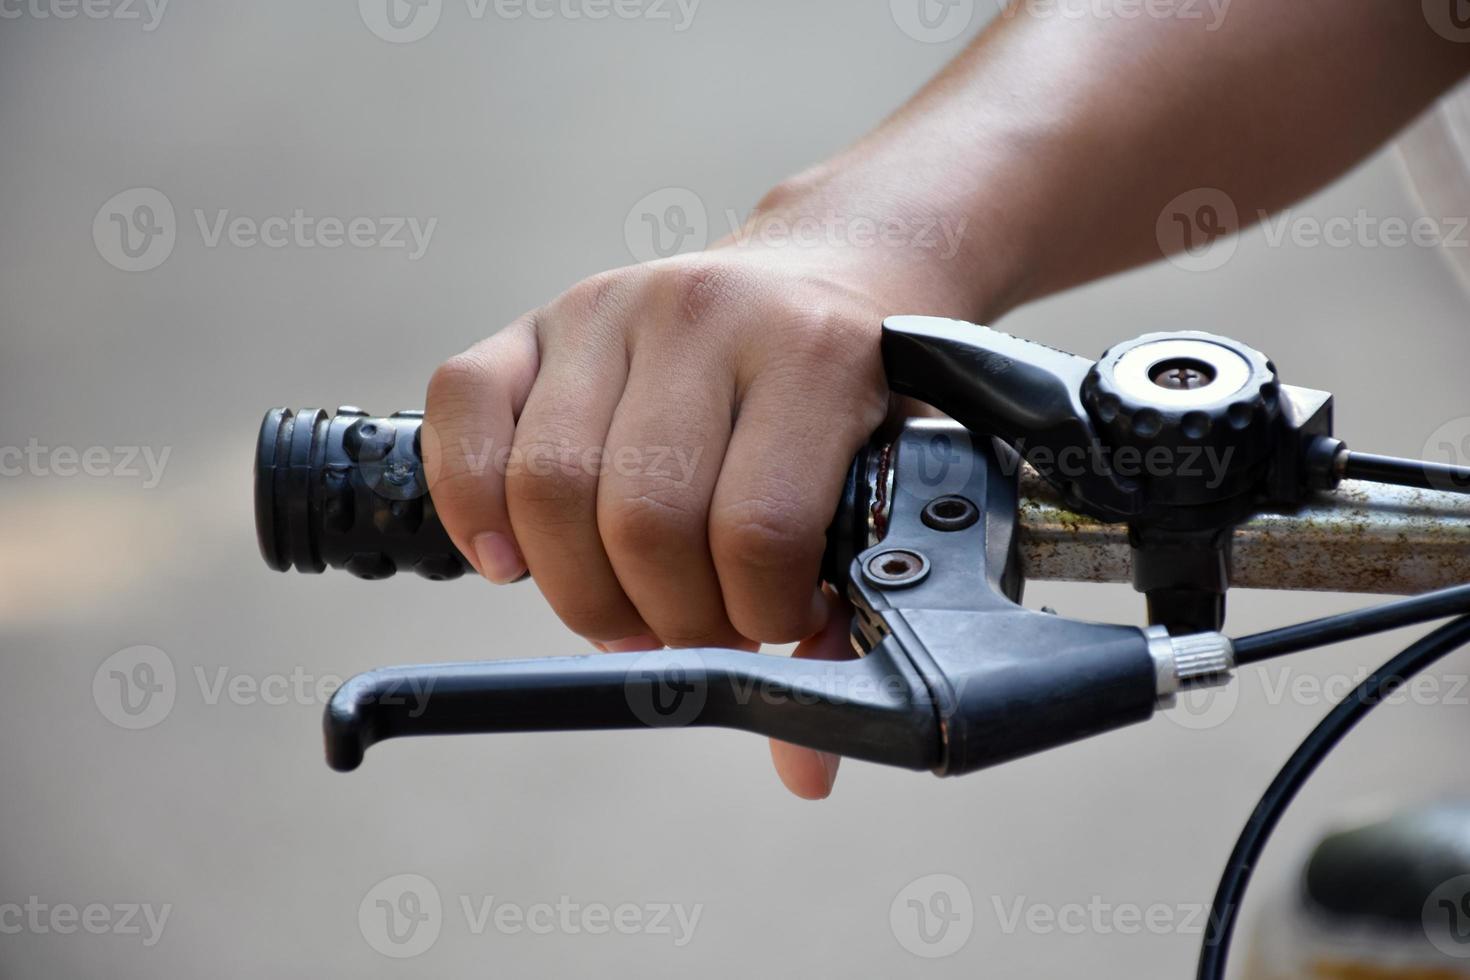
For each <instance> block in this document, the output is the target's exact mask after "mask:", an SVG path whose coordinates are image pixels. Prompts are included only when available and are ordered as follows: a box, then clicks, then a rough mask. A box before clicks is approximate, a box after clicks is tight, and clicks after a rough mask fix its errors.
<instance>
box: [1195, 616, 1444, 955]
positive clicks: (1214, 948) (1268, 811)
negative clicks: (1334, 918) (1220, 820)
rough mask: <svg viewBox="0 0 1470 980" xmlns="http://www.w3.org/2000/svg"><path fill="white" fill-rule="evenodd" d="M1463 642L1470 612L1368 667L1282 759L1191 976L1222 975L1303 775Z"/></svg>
mask: <svg viewBox="0 0 1470 980" xmlns="http://www.w3.org/2000/svg"><path fill="white" fill-rule="evenodd" d="M1449 591H1455V590H1449ZM1394 605H1399V604H1394ZM1390 608H1391V607H1390ZM1308 625H1310V624H1308ZM1300 628H1301V627H1293V629H1300ZM1278 632H1282V631H1278ZM1466 644H1470V616H1463V617H1461V618H1460V619H1456V620H1454V621H1453V622H1451V623H1448V624H1446V625H1444V626H1441V627H1440V628H1439V629H1437V630H1435V631H1434V632H1433V633H1431V634H1429V635H1428V636H1427V637H1425V638H1424V639H1422V640H1420V641H1419V642H1417V643H1415V644H1414V645H1413V646H1411V647H1409V648H1408V649H1407V650H1405V651H1404V652H1403V653H1400V654H1399V655H1398V656H1397V657H1394V658H1393V659H1392V660H1390V661H1389V662H1388V663H1386V664H1384V665H1383V666H1382V667H1381V668H1379V669H1378V670H1376V671H1374V673H1373V674H1372V675H1370V676H1369V677H1368V678H1367V679H1366V680H1365V681H1363V683H1362V684H1361V685H1359V687H1358V688H1357V690H1356V691H1354V692H1353V694H1352V695H1351V696H1350V697H1349V698H1347V700H1345V701H1343V702H1342V703H1341V704H1339V705H1337V707H1335V708H1333V709H1332V711H1331V712H1330V713H1329V714H1328V715H1327V717H1326V718H1324V719H1323V720H1322V722H1321V724H1319V725H1318V726H1317V727H1316V728H1314V729H1313V730H1312V733H1311V734H1310V735H1308V736H1307V738H1306V740H1305V741H1303V742H1302V744H1301V747H1300V748H1298V749H1297V750H1296V752H1294V753H1293V754H1292V756H1291V758H1290V759H1289V760H1287V763H1286V765H1285V766H1283V767H1282V769H1281V772H1280V773H1278V774H1277V776H1276V778H1275V779H1274V780H1273V781H1272V783H1271V785H1270V787H1269V788H1268V789H1267V790H1266V793H1265V795H1264V796H1262V797H1261V801H1260V802H1259V803H1258V804H1256V808H1255V810H1254V812H1252V813H1251V816H1250V819H1249V820H1248V821H1246V825H1245V829H1244V830H1243V831H1242V832H1241V835H1240V838H1239V840H1237V841H1236V844H1235V850H1234V851H1232V852H1231V854H1230V860H1229V861H1228V862H1226V865H1225V872H1224V874H1223V875H1222V876H1221V879H1220V885H1219V888H1218V889H1217V890H1216V892H1215V901H1214V904H1213V906H1212V907H1211V914H1210V924H1209V928H1208V929H1207V930H1206V932H1205V941H1204V947H1203V948H1202V949H1201V951H1200V960H1199V970H1198V972H1197V973H1196V977H1197V980H1225V965H1226V957H1227V955H1228V954H1229V952H1230V939H1231V936H1232V935H1233V933H1234V931H1235V924H1236V922H1237V920H1238V919H1239V917H1240V907H1241V902H1242V901H1243V899H1244V897H1245V890H1246V886H1247V885H1249V884H1250V880H1251V875H1252V874H1253V873H1254V872H1255V868H1256V863H1257V861H1258V860H1259V859H1260V856H1261V852H1262V851H1263V850H1264V849H1265V847H1266V842H1267V841H1268V840H1270V837H1271V833H1272V832H1273V831H1274V830H1275V829H1276V825H1277V824H1278V823H1279V822H1280V821H1281V817H1282V816H1283V815H1284V814H1285V812H1286V809H1287V807H1288V806H1290V805H1291V802H1292V800H1294V799H1295V798H1296V795H1297V793H1298V792H1300V790H1301V788H1302V786H1304V785H1305V784H1306V782H1307V779H1308V778H1310V777H1311V775H1312V773H1313V772H1315V771H1316V769H1317V767H1318V766H1319V765H1321V764H1322V760H1323V759H1325V758H1326V757H1327V755H1328V754H1329V753H1330V752H1331V751H1332V750H1333V749H1334V748H1336V747H1337V745H1338V743H1339V742H1341V741H1342V739H1343V737H1344V736H1346V735H1347V733H1348V732H1350V731H1352V730H1353V728H1354V727H1355V726H1356V725H1357V724H1358V722H1360V721H1362V720H1363V718H1364V716H1366V715H1367V714H1368V712H1370V711H1372V710H1373V709H1374V708H1375V707H1377V706H1378V705H1380V704H1382V703H1383V701H1384V700H1385V699H1386V698H1387V697H1389V696H1390V695H1391V694H1393V693H1394V692H1395V691H1397V690H1398V689H1399V688H1400V687H1402V686H1403V684H1404V683H1405V682H1407V681H1408V680H1409V679H1410V678H1412V677H1413V676H1414V675H1415V674H1418V673H1419V672H1420V671H1422V670H1424V669H1425V668H1427V667H1429V666H1430V665H1432V664H1434V663H1435V662H1437V661H1439V660H1441V659H1443V658H1444V657H1446V656H1448V655H1449V654H1451V653H1453V652H1455V651H1456V650H1458V649H1460V648H1461V647H1463V646H1465V645H1466ZM1312 645H1316V644H1312Z"/></svg>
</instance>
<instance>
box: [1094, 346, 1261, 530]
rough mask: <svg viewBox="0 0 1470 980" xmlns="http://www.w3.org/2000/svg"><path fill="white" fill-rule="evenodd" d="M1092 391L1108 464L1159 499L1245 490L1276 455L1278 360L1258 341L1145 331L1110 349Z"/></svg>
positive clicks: (1190, 499)
mask: <svg viewBox="0 0 1470 980" xmlns="http://www.w3.org/2000/svg"><path fill="white" fill-rule="evenodd" d="M1082 394H1083V400H1084V402H1085V404H1086V405H1087V409H1088V411H1089V412H1090V413H1091V414H1092V416H1093V419H1094V421H1095V422H1096V423H1097V425H1098V428H1099V430H1100V431H1101V433H1102V435H1103V439H1104V441H1105V442H1106V443H1107V446H1108V448H1109V449H1110V450H1111V457H1110V459H1108V460H1106V461H1105V462H1106V465H1111V466H1112V467H1113V468H1114V470H1115V471H1116V472H1117V473H1118V474H1119V475H1120V476H1122V477H1124V478H1127V479H1131V480H1136V481H1137V482H1138V483H1140V484H1141V485H1144V486H1146V487H1148V488H1149V490H1150V495H1151V496H1152V497H1154V498H1155V499H1157V500H1167V501H1170V502H1176V503H1204V502H1208V501H1210V500H1218V499H1221V498H1223V497H1228V496H1231V495H1233V494H1235V493H1238V492H1239V491H1240V489H1241V488H1242V486H1244V485H1246V484H1248V483H1250V482H1254V480H1255V479H1256V478H1257V477H1258V476H1259V470H1260V468H1261V467H1262V466H1263V465H1264V463H1265V462H1266V461H1267V460H1268V459H1269V458H1270V455H1271V451H1272V448H1273V446H1274V441H1275V438H1276V432H1277V428H1278V426H1277V422H1278V420H1279V419H1280V415H1281V409H1280V384H1279V383H1278V381H1277V378H1276V367H1275V365H1274V364H1272V363H1271V362H1270V361H1269V360H1268V359H1267V358H1266V356H1265V355H1264V354H1262V353H1261V352H1260V351H1258V350H1256V349H1255V348H1253V347H1248V346H1247V345H1245V344H1242V343H1240V342H1239V341H1236V340H1231V339H1229V338H1227V337H1219V336H1216V335H1214V334H1208V333H1201V332H1198V331H1181V332H1178V333H1153V334H1145V335H1144V336H1142V337H1138V338H1136V339H1134V340H1130V341H1128V342H1126V343H1123V344H1119V345H1117V346H1115V347H1113V348H1111V349H1109V350H1108V351H1107V352H1106V353H1104V354H1103V356H1102V357H1101V358H1100V359H1099V360H1098V362H1097V364H1096V365H1095V366H1094V367H1093V369H1092V371H1091V372H1090V373H1089V374H1088V376H1087V380H1086V381H1085V382H1084V383H1083V389H1082Z"/></svg>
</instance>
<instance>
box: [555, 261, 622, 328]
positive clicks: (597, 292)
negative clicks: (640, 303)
mask: <svg viewBox="0 0 1470 980" xmlns="http://www.w3.org/2000/svg"><path fill="white" fill-rule="evenodd" d="M630 279H631V277H630V275H629V274H628V272H627V271H626V270H622V269H614V270H612V271H610V272H600V273H598V274H597V275H595V276H591V277H589V278H587V279H583V280H582V281H581V282H579V283H577V284H576V285H575V286H573V287H572V288H571V289H568V290H567V291H566V292H565V293H563V294H562V295H561V298H560V299H558V300H557V305H558V306H559V307H561V308H562V310H564V311H565V312H568V313H571V314H573V315H574V318H575V319H576V320H577V321H592V320H607V319H613V318H615V317H616V316H617V315H618V313H619V312H620V311H621V310H622V309H623V308H624V307H625V306H626V305H627V300H628V292H629V289H630V286H631V282H630Z"/></svg>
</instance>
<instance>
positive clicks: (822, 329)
mask: <svg viewBox="0 0 1470 980" xmlns="http://www.w3.org/2000/svg"><path fill="white" fill-rule="evenodd" d="M787 334H788V337H787V340H788V342H789V343H790V345H791V352H792V356H793V357H796V358H799V359H801V360H803V361H805V362H807V363H815V364H823V365H830V366H832V367H834V368H835V369H837V370H839V371H841V372H843V373H847V372H848V371H850V369H851V368H852V367H853V366H855V365H863V364H869V365H876V364H877V363H878V362H879V360H880V354H879V337H880V334H879V331H878V329H877V326H876V325H875V324H870V323H867V322H865V321H864V320H863V319H862V318H859V317H857V316H854V315H853V314H851V313H848V312H845V311H836V310H832V309H828V308H822V307H816V308H809V309H803V310H796V311H794V312H793V313H792V315H791V318H790V321H789V323H788V327H787Z"/></svg>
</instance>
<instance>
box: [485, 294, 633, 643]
mask: <svg viewBox="0 0 1470 980" xmlns="http://www.w3.org/2000/svg"><path fill="white" fill-rule="evenodd" d="M542 331H543V336H544V337H545V339H546V343H545V344H544V350H545V354H544V356H543V358H542V363H541V373H540V374H539V375H538V376H537V378H536V382H535V384H534V385H533V386H532V388H531V393H530V395H529V396H528V397H527V399H526V404H525V407H524V409H523V410H522V412H521V417H520V422H519V424H518V425H517V427H516V432H515V443H514V464H513V465H512V466H511V467H510V470H509V473H508V474H507V477H506V485H505V492H506V501H507V506H508V510H509V513H510V518H511V521H512V522H513V523H514V526H515V532H516V539H517V541H518V542H519V545H520V548H521V553H522V554H524V555H525V558H526V563H527V565H528V566H529V567H530V570H531V574H532V576H533V577H534V578H535V580H536V585H537V586H538V587H539V588H540V589H541V592H542V594H543V595H544V596H545V597H546V600H547V601H548V602H549V603H550V604H551V607H552V608H553V609H554V610H555V611H556V613H557V615H558V616H560V617H561V620H562V622H564V623H565V624H566V625H567V627H568V628H569V629H571V630H572V631H573V632H575V633H578V634H580V635H581V636H584V637H586V638H587V639H589V640H592V641H593V642H594V643H597V644H599V645H601V646H603V647H604V648H608V649H612V648H616V649H628V648H633V649H637V648H640V647H641V648H647V647H651V646H656V645H657V643H656V642H655V641H654V640H652V639H649V638H647V635H648V634H649V632H650V631H649V627H648V626H647V625H646V624H645V623H644V621H643V619H642V617H640V616H639V614H638V610H637V608H636V607H635V606H634V605H633V603H632V602H631V601H629V599H628V597H627V595H626V594H625V593H624V591H623V588H622V586H621V585H620V584H619V583H618V579H617V576H616V574H615V573H614V571H613V567H612V563H611V562H610V561H609V560H608V556H607V551H606V550H605V549H604V547H603V542H602V538H601V537H600V535H599V531H598V526H597V488H598V481H599V475H600V472H601V470H602V469H603V466H604V455H603V453H604V448H603V447H604V446H605V445H606V440H607V432H608V428H609V426H610V425H611V423H612V418H613V412H614V411H615V410H616V408H617V405H618V402H619V400H620V399H621V397H622V393H623V387H624V384H625V381H626V377H627V354H626V347H625V342H624V340H623V336H622V333H621V330H620V329H619V328H618V326H617V325H616V323H615V321H613V320H611V319H610V318H607V317H603V316H599V315H598V313H597V311H596V310H595V309H592V308H590V307H583V306H580V305H573V306H572V308H567V307H565V306H564V307H563V308H562V309H561V310H558V311H553V312H551V313H549V314H548V315H547V318H546V320H545V321H543V324H542Z"/></svg>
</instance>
